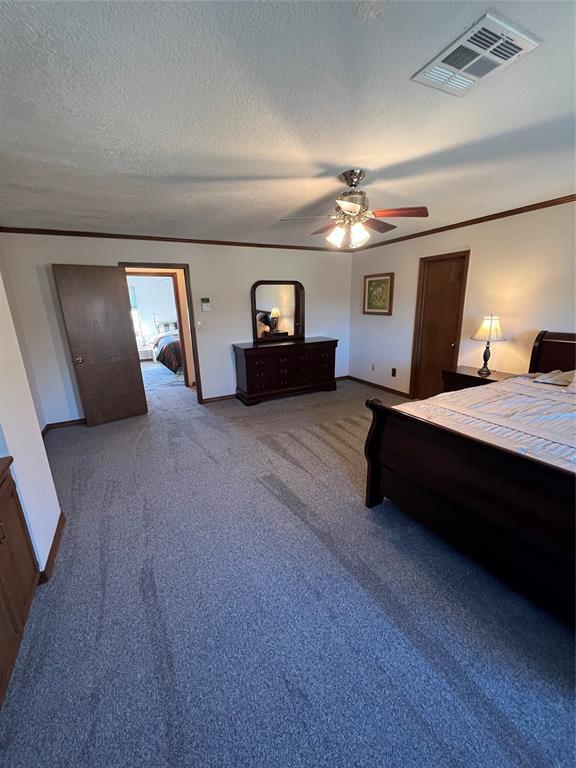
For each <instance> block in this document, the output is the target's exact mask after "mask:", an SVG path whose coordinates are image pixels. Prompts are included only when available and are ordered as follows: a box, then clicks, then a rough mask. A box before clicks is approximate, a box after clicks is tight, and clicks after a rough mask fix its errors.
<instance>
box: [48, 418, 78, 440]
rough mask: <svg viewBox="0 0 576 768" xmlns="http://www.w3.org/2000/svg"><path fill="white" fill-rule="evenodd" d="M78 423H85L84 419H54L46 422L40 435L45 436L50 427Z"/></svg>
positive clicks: (54, 427) (71, 425) (69, 425)
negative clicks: (51, 421) (49, 422)
mask: <svg viewBox="0 0 576 768" xmlns="http://www.w3.org/2000/svg"><path fill="white" fill-rule="evenodd" d="M80 424H86V419H70V421H55V422H53V423H52V424H46V426H45V427H44V429H43V430H42V437H46V435H47V434H48V432H50V430H51V429H61V428H62V427H77V426H79V425H80Z"/></svg>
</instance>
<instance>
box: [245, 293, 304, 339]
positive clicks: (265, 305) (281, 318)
mask: <svg viewBox="0 0 576 768" xmlns="http://www.w3.org/2000/svg"><path fill="white" fill-rule="evenodd" d="M250 300H251V306H252V337H253V339H254V342H255V343H258V344H271V343H272V344H273V343H274V342H280V341H295V340H298V339H303V338H304V286H303V285H302V283H299V282H297V281H296V280H259V281H258V282H257V283H254V285H253V286H252V289H251V291H250Z"/></svg>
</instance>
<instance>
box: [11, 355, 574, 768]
mask: <svg viewBox="0 0 576 768" xmlns="http://www.w3.org/2000/svg"><path fill="white" fill-rule="evenodd" d="M144 370H145V377H146V385H147V392H148V398H149V402H150V413H149V414H148V415H147V416H143V417H139V418H134V419H130V420H127V421H124V422H117V423H115V424H109V425H105V426H101V427H96V428H93V429H88V428H86V427H72V428H68V429H61V430H54V431H52V432H50V433H49V435H48V437H47V449H48V453H49V458H50V462H51V465H52V468H53V471H54V477H55V481H56V485H57V488H58V492H59V496H60V500H61V504H62V509H63V511H64V513H65V514H66V517H67V521H68V522H67V525H66V528H65V532H64V537H63V541H62V545H61V550H60V553H59V556H58V560H57V564H56V568H55V572H54V576H53V579H52V581H51V582H50V583H49V584H48V585H46V586H43V587H41V588H39V590H38V592H37V595H36V598H35V600H34V603H33V606H32V611H31V614H30V619H29V622H28V624H27V627H26V633H25V637H24V641H23V644H22V647H21V651H20V655H19V658H18V662H17V666H16V669H15V672H14V675H13V677H12V681H11V684H10V688H9V691H8V695H7V698H6V701H5V704H4V707H3V709H2V711H1V713H0V765H2V766H5V767H6V768H84V767H86V768H88V767H89V768H204V767H206V768H208V767H209V768H249V767H250V768H256V767H257V768H300V767H306V768H324V767H326V768H411V767H412V766H414V767H416V766H417V767H418V768H421V767H426V768H429V767H437V766H438V767H443V766H446V767H449V766H450V767H452V766H454V767H456V766H462V768H464V767H465V768H498V767H500V766H503V767H514V768H516V767H517V768H547V767H550V768H560V767H561V766H572V765H573V764H574V763H573V758H574V753H573V748H574V726H573V722H574V708H573V694H572V690H573V652H574V647H573V643H572V637H571V633H570V632H569V631H568V630H567V629H566V628H565V627H564V626H563V625H561V624H560V623H558V622H557V621H556V620H555V619H553V618H551V617H550V616H548V615H547V614H545V613H543V612H542V611H540V610H539V609H537V608H536V607H534V606H532V605H531V604H530V603H529V602H528V601H527V600H525V599H524V598H522V597H520V596H518V595H517V594H515V593H513V592H512V591H510V590H509V589H507V588H506V587H505V586H503V585H502V584H500V583H499V582H498V581H496V580H495V579H494V578H493V577H492V576H490V575H489V574H488V573H487V572H486V571H484V570H483V569H482V568H481V567H480V566H479V565H477V564H475V563H473V562H471V561H469V560H468V559H466V558H465V557H464V556H462V555H461V554H459V553H457V552H456V551H454V550H453V549H451V548H450V547H449V546H448V545H447V544H446V543H444V542H443V541H441V540H440V539H438V538H436V537H435V536H434V535H433V534H432V533H431V532H430V531H428V530H426V529H425V528H423V527H422V526H420V525H419V524H417V523H416V522H415V521H413V520H412V519H411V518H410V517H408V516H406V515H404V514H403V513H401V512H400V511H399V510H397V509H396V508H394V507H393V506H392V505H391V504H389V503H384V504H382V505H380V506H379V507H377V508H375V509H372V510H369V509H366V508H365V507H364V504H363V491H364V472H365V465H364V459H363V455H362V448H363V442H364V438H365V435H366V432H367V428H368V425H369V412H368V410H367V409H366V408H365V407H364V400H365V398H366V397H367V396H380V397H381V398H382V399H384V400H386V401H388V402H394V401H395V398H394V397H393V396H391V395H386V394H385V393H379V392H377V391H375V390H373V389H370V388H369V387H366V386H364V385H360V384H357V383H354V382H350V381H343V382H340V383H339V385H338V391H337V392H334V393H322V394H315V395H307V396H303V397H299V398H292V399H287V400H279V401H276V402H272V403H265V404H261V405H258V406H255V407H252V408H246V407H245V406H243V405H242V404H241V403H239V402H238V401H235V400H229V401H222V402H218V403H213V404H209V405H207V406H199V405H198V404H197V403H196V400H195V394H194V391H193V390H189V389H186V388H185V387H183V386H182V384H181V382H179V381H178V380H177V379H176V378H175V377H174V376H173V375H172V374H170V373H169V372H168V371H164V370H163V369H161V368H159V367H157V366H144ZM396 401H397V399H396Z"/></svg>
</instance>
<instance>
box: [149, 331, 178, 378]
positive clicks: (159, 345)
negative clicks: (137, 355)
mask: <svg viewBox="0 0 576 768" xmlns="http://www.w3.org/2000/svg"><path fill="white" fill-rule="evenodd" d="M153 350H154V359H155V360H156V361H157V362H159V363H162V365H165V366H166V368H168V369H169V370H170V371H172V373H178V371H181V370H182V347H181V345H180V336H179V334H178V333H174V332H172V333H163V334H160V335H159V336H156V337H154V340H153Z"/></svg>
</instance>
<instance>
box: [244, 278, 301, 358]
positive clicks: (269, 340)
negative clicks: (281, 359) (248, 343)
mask: <svg viewBox="0 0 576 768" xmlns="http://www.w3.org/2000/svg"><path fill="white" fill-rule="evenodd" d="M259 285H293V286H294V335H293V336H281V337H280V338H279V339H275V338H274V337H265V338H262V337H260V338H258V332H257V330H256V309H257V307H256V289H257V288H258V286H259ZM304 298H305V293H304V286H303V285H302V283H299V282H298V281H297V280H258V282H257V283H254V285H253V286H252V288H251V289H250V304H251V306H252V338H253V340H254V343H255V344H281V343H282V342H283V341H284V342H286V341H301V340H302V339H303V338H304Z"/></svg>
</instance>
